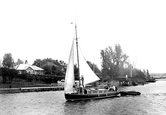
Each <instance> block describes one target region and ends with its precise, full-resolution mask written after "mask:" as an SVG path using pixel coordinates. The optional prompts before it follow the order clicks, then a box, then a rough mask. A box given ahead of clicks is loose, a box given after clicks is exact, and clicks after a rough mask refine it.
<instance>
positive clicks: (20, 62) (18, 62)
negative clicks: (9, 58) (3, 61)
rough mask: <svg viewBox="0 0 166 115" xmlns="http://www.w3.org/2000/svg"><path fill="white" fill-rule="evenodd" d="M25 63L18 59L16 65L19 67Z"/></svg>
mask: <svg viewBox="0 0 166 115" xmlns="http://www.w3.org/2000/svg"><path fill="white" fill-rule="evenodd" d="M23 63H24V62H23V61H22V60H21V59H19V58H18V60H17V62H16V64H17V65H19V64H23Z"/></svg>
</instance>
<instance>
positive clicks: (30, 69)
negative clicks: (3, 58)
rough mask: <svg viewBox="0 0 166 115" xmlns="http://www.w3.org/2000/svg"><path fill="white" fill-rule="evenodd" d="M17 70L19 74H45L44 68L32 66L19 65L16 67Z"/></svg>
mask: <svg viewBox="0 0 166 115" xmlns="http://www.w3.org/2000/svg"><path fill="white" fill-rule="evenodd" d="M15 69H16V70H18V73H19V74H24V73H29V74H35V75H37V74H39V75H42V74H43V73H44V70H43V69H42V68H40V67H37V66H35V65H30V64H19V65H17V66H16V67H15Z"/></svg>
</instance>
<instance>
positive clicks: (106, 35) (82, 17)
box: [0, 0, 166, 73]
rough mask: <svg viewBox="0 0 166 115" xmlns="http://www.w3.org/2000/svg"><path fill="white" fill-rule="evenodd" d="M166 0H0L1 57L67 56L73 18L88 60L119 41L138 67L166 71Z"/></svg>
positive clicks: (94, 58) (30, 59) (94, 60)
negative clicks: (8, 55)
mask: <svg viewBox="0 0 166 115" xmlns="http://www.w3.org/2000/svg"><path fill="white" fill-rule="evenodd" d="M165 6H166V1H165V0H137V1H136V0H107V1H106V0H100V1H99V0H82V1H79V0H75V1H74V0H65V1H64V0H26V1H25V0H1V1H0V60H1V61H2V59H3V56H4V54H5V53H12V56H13V58H14V60H15V61H17V59H18V58H20V59H21V60H23V61H25V60H28V62H29V63H30V64H32V63H33V61H34V60H35V59H43V58H53V59H58V60H63V61H65V62H67V61H68V56H69V52H70V47H71V43H72V39H73V37H74V25H72V24H71V22H74V21H75V16H76V22H77V26H78V37H79V41H80V43H81V48H82V50H83V53H84V56H85V57H86V59H87V60H90V61H92V62H95V63H96V64H97V65H101V60H100V50H101V49H105V48H106V47H108V46H111V47H114V46H115V44H120V45H121V47H122V50H123V52H124V53H126V54H127V55H128V56H129V57H130V61H131V62H132V63H134V64H135V67H136V68H139V69H149V72H150V73H153V72H159V73H160V72H166V54H165V52H166V51H165V50H166V45H165V44H166V43H165V38H166V7H165Z"/></svg>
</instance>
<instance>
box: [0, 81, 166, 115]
mask: <svg viewBox="0 0 166 115" xmlns="http://www.w3.org/2000/svg"><path fill="white" fill-rule="evenodd" d="M123 90H135V91H139V92H141V95H140V96H134V97H132V96H128V97H118V98H108V99H100V100H89V101H81V102H66V100H65V99H64V95H63V91H54V92H33V93H16V94H0V115H166V80H160V81H157V82H156V83H150V84H146V85H142V86H134V87H133V86H132V87H126V88H124V89H123Z"/></svg>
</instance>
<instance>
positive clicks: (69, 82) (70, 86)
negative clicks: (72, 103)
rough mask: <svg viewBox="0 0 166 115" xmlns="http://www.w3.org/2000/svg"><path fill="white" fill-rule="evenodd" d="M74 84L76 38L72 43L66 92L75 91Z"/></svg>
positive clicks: (66, 77) (66, 78)
mask: <svg viewBox="0 0 166 115" xmlns="http://www.w3.org/2000/svg"><path fill="white" fill-rule="evenodd" d="M73 85H74V40H73V43H72V47H71V51H70V56H69V60H68V65H67V71H66V75H65V86H64V91H65V93H73Z"/></svg>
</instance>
